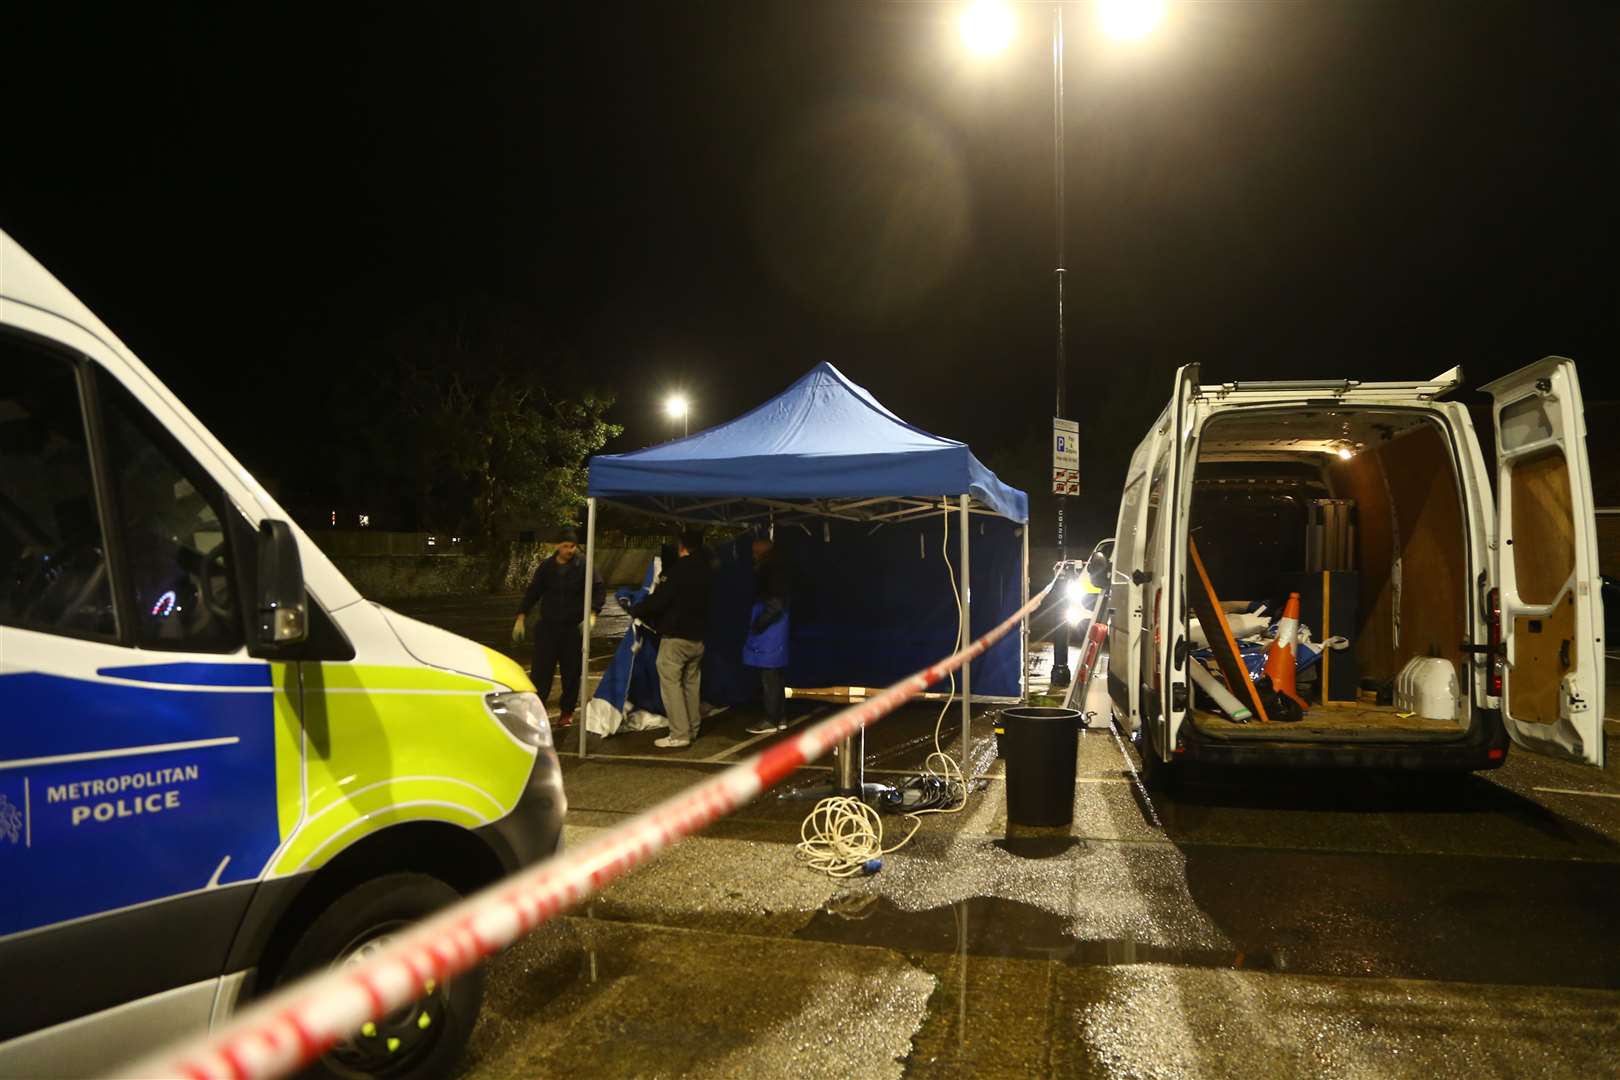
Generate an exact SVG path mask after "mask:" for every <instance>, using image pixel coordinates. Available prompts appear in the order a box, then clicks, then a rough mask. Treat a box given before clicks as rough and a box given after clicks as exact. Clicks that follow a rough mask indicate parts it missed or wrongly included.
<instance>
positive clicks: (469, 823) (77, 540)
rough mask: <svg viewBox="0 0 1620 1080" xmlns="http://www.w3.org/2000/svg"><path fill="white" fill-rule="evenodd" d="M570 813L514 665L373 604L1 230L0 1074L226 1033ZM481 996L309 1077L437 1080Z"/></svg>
mask: <svg viewBox="0 0 1620 1080" xmlns="http://www.w3.org/2000/svg"><path fill="white" fill-rule="evenodd" d="M564 810H565V800H564V796H563V791H562V784H561V780H560V777H559V771H558V765H557V758H556V754H555V752H554V750H553V748H552V745H551V734H550V729H549V726H548V724H547V720H546V715H545V710H544V708H543V707H542V705H541V704H540V702H539V700H538V698H537V697H536V696H535V694H534V687H533V686H532V685H531V684H530V682H529V680H528V678H527V676H526V675H525V674H524V673H523V671H522V670H521V669H520V668H519V667H518V666H517V665H516V664H514V663H513V662H512V661H511V660H509V659H507V658H506V657H505V656H502V655H501V654H499V653H496V652H493V651H491V650H489V649H486V648H483V647H482V646H479V645H477V644H475V643H473V642H470V641H467V640H464V639H462V638H458V637H456V636H454V635H452V634H448V633H445V632H443V631H440V630H437V629H435V628H433V627H430V626H426V625H424V624H422V623H418V622H415V621H413V620H411V619H407V618H404V617H402V616H400V615H398V614H397V613H394V612H391V611H388V610H387V609H385V608H382V607H380V606H378V605H376V604H373V603H370V602H368V601H366V600H364V599H363V598H362V597H361V596H360V595H359V594H358V593H357V592H356V591H355V590H354V588H353V586H352V585H350V584H349V582H347V581H346V580H345V579H344V578H343V577H342V575H341V574H339V573H338V571H337V570H336V568H335V567H333V566H332V564H331V563H330V561H328V560H327V559H326V557H325V556H324V555H323V554H322V553H321V552H320V550H319V549H317V548H316V547H315V546H314V545H313V544H312V543H311V542H310V541H309V538H308V537H307V536H305V535H303V534H302V533H301V532H300V531H299V530H298V529H297V528H296V526H293V525H291V524H290V523H289V522H288V520H287V516H286V514H285V513H283V512H282V511H281V510H280V508H279V507H278V506H277V505H276V504H275V502H274V500H273V499H271V498H270V497H269V495H268V494H266V493H265V491H264V490H263V488H262V487H260V486H259V485H258V484H257V483H256V482H255V481H254V480H253V478H252V477H251V476H250V475H249V474H248V473H247V471H246V470H245V469H243V468H242V467H241V466H240V465H239V464H238V463H237V462H236V461H235V460H234V459H233V458H232V457H231V456H230V455H229V454H228V453H227V452H226V451H225V449H224V448H223V447H222V446H220V445H219V443H218V442H217V441H216V440H215V439H214V438H213V437H212V436H211V435H210V434H209V433H208V432H207V431H206V430H205V429H204V428H203V427H202V425H201V424H199V423H198V422H197V420H196V418H195V417H193V416H192V415H191V414H190V413H189V412H188V411H187V410H186V409H185V407H184V406H183V405H182V404H181V403H180V402H179V401H178V400H176V399H175V398H174V396H173V395H172V394H171V393H169V391H168V390H167V389H166V388H165V387H164V386H163V385H162V384H161V383H160V382H159V381H158V380H157V379H156V378H155V377H154V376H153V375H152V373H151V372H150V371H149V370H148V369H147V368H146V367H145V366H143V365H142V364H141V363H140V362H139V361H138V360H136V359H135V357H134V356H133V355H131V354H130V353H129V351H128V350H127V349H126V348H125V347H124V346H123V345H122V344H121V343H120V342H119V341H118V340H117V339H116V338H115V337H114V336H113V335H112V334H111V333H110V332H109V331H108V330H107V328H106V327H105V326H103V325H102V324H101V323H100V322H99V321H98V320H97V319H96V318H95V317H94V316H93V315H92V314H91V313H90V312H89V311H88V310H86V309H85V308H84V306H83V305H82V304H80V303H79V302H78V301H77V300H76V299H75V298H74V297H73V296H72V295H71V294H69V293H68V292H67V291H66V290H65V289H64V288H63V287H62V286H61V285H60V284H59V283H58V282H57V281H56V280H55V279H54V278H52V277H51V276H50V274H48V273H47V272H46V271H45V270H44V269H43V268H42V267H40V265H39V264H38V263H37V262H35V261H34V260H33V259H32V258H31V257H30V256H29V255H28V254H27V253H26V252H24V251H23V250H22V249H21V248H20V247H18V246H17V245H16V244H15V243H14V242H13V241H12V240H11V239H10V238H9V237H7V236H5V235H4V234H3V233H0V881H3V882H4V883H5V885H6V888H5V890H4V899H3V900H0V969H3V970H5V971H6V972H8V973H10V974H9V975H8V978H11V976H18V977H19V978H20V981H16V980H14V981H12V982H11V983H10V986H11V989H12V990H13V991H14V992H13V993H11V994H10V995H8V1000H7V1005H6V1008H5V1009H3V1010H0V1075H34V1074H41V1073H44V1074H51V1075H61V1074H74V1073H81V1072H88V1071H93V1070H98V1069H107V1068H115V1067H116V1065H117V1063H118V1062H119V1061H121V1060H127V1059H128V1058H131V1057H133V1056H136V1055H139V1054H141V1053H144V1052H148V1051H150V1050H153V1049H155V1048H157V1047H158V1046H159V1045H161V1044H162V1043H163V1042H165V1041H166V1040H169V1039H172V1038H174V1037H177V1036H181V1035H185V1034H188V1033H191V1032H194V1031H196V1030H199V1029H201V1028H203V1027H205V1026H206V1025H208V1024H210V1023H214V1022H218V1021H219V1020H220V1019H222V1018H223V1017H224V1016H226V1015H228V1014H229V1013H230V1011H231V1010H232V1009H233V1008H234V1006H235V1005H236V1003H237V1002H238V1001H240V1000H243V999H244V998H245V997H248V996H252V995H256V994H260V993H263V992H265V991H266V990H267V989H269V988H271V987H273V986H275V985H277V984H279V983H281V982H284V981H286V980H288V979H290V978H292V977H294V976H296V975H298V974H301V973H303V972H306V971H309V970H313V969H316V968H319V967H324V966H328V965H331V964H334V963H342V962H343V960H344V958H345V957H346V956H349V955H352V954H354V953H355V952H357V951H359V950H361V949H363V948H364V947H365V946H366V945H367V944H369V943H374V942H376V941H378V940H381V939H383V938H386V937H387V936H388V935H390V934H391V933H393V932H395V931H397V930H398V929H399V928H400V927H402V926H404V925H405V924H406V923H408V922H409V921H411V920H414V919H416V918H419V917H420V916H421V915H423V914H426V913H427V912H429V911H431V910H433V909H434V908H436V907H439V906H442V905H443V904H446V903H449V902H451V901H453V900H454V899H455V898H456V897H457V896H459V895H462V894H464V893H466V892H468V891H470V890H472V889H475V888H478V887H480V886H482V885H485V884H487V883H489V882H490V881H493V880H495V879H496V878H498V877H499V876H501V875H502V874H503V873H506V872H509V871H511V870H513V869H515V868H516V867H518V866H520V865H522V864H524V863H526V862H530V861H533V860H535V859H538V858H541V857H544V856H546V855H548V854H550V853H551V852H552V851H554V850H555V849H556V846H557V844H558V841H559V837H560V833H561V823H562V817H563V813H564ZM19 990H22V991H25V992H16V991H19ZM481 992H482V988H481V984H480V982H479V978H478V976H477V975H476V974H475V975H472V976H468V977H466V978H463V979H459V980H457V981H456V982H455V984H453V985H447V986H438V987H435V988H434V991H433V992H432V993H431V994H429V996H428V997H426V998H424V999H422V1000H421V1001H419V1002H417V1003H416V1004H415V1005H414V1006H412V1007H411V1008H410V1009H407V1010H404V1011H402V1012H401V1013H400V1014H398V1015H396V1016H393V1017H390V1018H388V1020H387V1021H384V1022H382V1023H380V1024H369V1025H367V1028H366V1030H363V1031H361V1032H357V1033H356V1034H355V1036H354V1038H353V1039H351V1040H349V1041H348V1042H346V1043H344V1044H342V1045H340V1046H339V1047H337V1048H336V1049H335V1050H334V1051H333V1052H332V1053H331V1054H330V1055H329V1056H328V1058H327V1059H326V1060H325V1061H324V1062H323V1063H322V1065H321V1068H322V1069H323V1070H325V1071H328V1072H331V1073H332V1074H334V1075H347V1076H352V1075H384V1074H386V1075H390V1076H396V1075H402V1076H409V1075H421V1076H429V1075H437V1074H439V1073H441V1072H443V1071H444V1069H445V1067H446V1066H447V1065H448V1063H449V1062H450V1061H451V1060H453V1058H454V1057H455V1055H456V1054H457V1053H459V1050H460V1047H461V1044H462V1042H464V1040H465V1038H466V1036H467V1034H468V1033H469V1032H470V1030H471V1026H472V1023H473V1020H474V1018H475V1016H476V1012H477V1008H478V1004H479V1000H480V998H481Z"/></svg>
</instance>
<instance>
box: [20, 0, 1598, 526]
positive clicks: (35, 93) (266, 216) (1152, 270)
mask: <svg viewBox="0 0 1620 1080" xmlns="http://www.w3.org/2000/svg"><path fill="white" fill-rule="evenodd" d="M32 7H33V8H34V10H32V11H30V10H26V9H22V8H14V9H11V10H8V13H7V27H6V31H5V34H4V44H3V45H0V49H3V53H4V54H3V64H0V72H3V74H0V78H4V79H5V80H6V82H7V83H8V84H9V85H8V90H7V102H8V108H7V116H6V122H5V132H6V145H7V154H6V162H5V166H4V168H3V169H0V227H3V228H4V229H5V230H6V231H8V232H10V233H11V234H12V235H13V236H14V237H16V238H17V239H18V240H19V241H20V242H21V243H22V244H23V245H24V246H25V247H27V248H28V249H30V250H31V251H32V252H33V253H34V254H35V255H36V256H37V257H38V258H40V260H41V261H43V262H44V263H45V264H46V266H47V267H49V268H50V269H51V270H52V271H53V272H55V273H56V274H57V275H58V276H59V277H61V278H62V279H63V280H64V281H65V282H66V283H67V285H68V286H69V287H70V288H72V289H74V290H75V291H76V292H78V293H79V295H80V296H81V297H83V298H84V299H85V300H86V302H87V303H89V304H90V306H91V307H92V308H93V309H95V310H96V311H97V312H98V314H100V315H101V316H102V317H103V318H104V319H105V320H106V322H107V323H108V324H109V325H110V326H111V327H112V328H113V329H114V330H115V331H116V332H117V333H119V334H120V335H121V336H122V337H123V338H124V339H125V340H126V341H127V342H128V343H129V344H130V345H131V346H132V347H133V348H134V349H135V351H136V352H137V353H138V354H139V355H141V357H142V358H143V359H144V360H145V361H146V362H147V363H148V364H149V365H151V366H152V367H153V368H154V369H155V370H156V371H157V372H158V374H159V375H160V376H162V377H163V378H164V379H165V380H166V381H167V382H168V383H169V384H170V385H171V386H172V387H173V388H174V389H175V390H176V391H177V392H178V393H179V394H180V395H181V396H182V397H183V398H185V399H186V400H187V401H188V402H189V403H190V404H191V405H192V407H193V408H194V409H195V411H196V412H197V413H198V414H199V415H200V416H201V417H202V419H203V420H204V422H205V423H207V424H209V426H210V427H212V428H213V429H214V431H215V432H216V433H217V434H218V435H219V436H220V437H221V438H222V439H223V440H224V441H225V442H226V444H227V445H230V446H232V447H233V448H235V449H237V450H238V452H239V453H241V455H242V456H243V457H244V459H245V460H246V461H247V463H248V464H249V466H250V467H251V468H253V469H255V471H261V472H264V473H266V474H267V475H270V476H273V477H275V478H276V481H277V483H278V484H280V485H281V486H283V487H286V488H292V489H297V488H298V487H299V485H300V484H302V483H304V482H305V480H306V479H307V478H306V477H303V476H301V475H300V470H308V469H310V468H312V467H313V464H312V463H316V462H318V461H319V460H320V451H321V448H322V446H323V438H324V435H323V432H322V431H321V430H320V426H319V425H318V424H315V423H312V422H311V420H310V417H311V416H312V415H314V414H313V412H312V410H311V409H310V408H309V403H310V402H311V401H312V400H316V399H319V398H320V396H321V394H322V387H323V385H324V384H326V382H327V380H329V375H330V372H331V371H332V370H333V365H334V364H335V363H338V364H340V363H341V362H342V359H341V358H342V357H343V356H344V355H346V353H347V352H348V351H350V350H357V349H360V348H363V347H364V344H365V343H366V342H368V341H375V340H376V339H378V338H381V337H384V336H385V335H386V334H387V333H388V332H389V331H390V330H391V329H393V328H395V327H397V326H399V325H401V324H403V323H406V322H407V321H408V320H409V318H410V316H411V315H412V313H414V312H416V311H418V310H420V309H421V308H423V307H424V306H427V305H429V304H431V303H433V302H434V301H436V300H441V299H444V298H447V297H457V296H463V295H469V294H486V295H489V296H493V297H498V298H501V299H502V300H505V301H511V302H515V303H517V304H521V305H526V306H531V307H532V308H534V309H535V310H536V311H537V312H539V313H540V315H541V316H542V318H543V324H544V325H545V326H547V327H550V328H551V331H550V333H551V340H549V341H546V342H537V345H536V347H537V350H543V351H547V352H550V353H555V352H557V351H562V352H565V353H567V354H568V355H571V356H573V357H575V359H574V361H573V364H572V366H571V368H570V371H571V372H572V373H574V374H573V375H571V376H570V377H571V378H577V379H578V380H579V382H580V383H581V384H583V383H586V382H591V383H595V384H598V385H605V386H607V387H608V388H610V389H613V390H614V391H615V392H616V393H617V394H618V396H619V405H618V406H617V407H616V409H615V410H614V413H613V419H615V420H616V421H617V422H619V423H622V424H624V425H625V429H626V430H625V434H624V436H623V437H622V438H621V439H619V440H617V441H616V442H615V443H614V444H613V445H612V446H610V447H609V449H615V450H617V449H631V448H634V447H637V446H642V445H645V444H647V443H649V442H654V441H658V440H661V439H663V438H666V437H668V436H669V434H670V433H671V429H670V426H669V423H668V421H667V420H665V419H664V418H663V416H662V414H661V412H660V411H659V402H660V400H661V399H662V397H663V396H664V394H665V393H666V392H667V391H669V390H670V389H672V388H675V387H677V386H679V387H682V388H684V389H686V390H687V391H688V392H689V393H690V395H691V397H692V398H693V400H694V406H695V411H694V417H693V419H694V423H695V425H697V426H706V425H708V424H710V423H714V422H716V421H719V420H722V419H725V418H729V417H730V416H733V415H736V414H737V413H739V412H741V411H743V410H744V409H746V408H748V407H750V406H751V405H753V404H754V403H756V402H757V401H759V400H761V399H762V398H764V397H766V396H768V395H770V394H772V393H775V392H776V391H778V390H780V389H782V388H783V387H784V386H786V385H787V384H788V383H789V382H791V381H792V380H793V379H794V378H796V377H797V376H798V375H799V374H801V373H802V372H803V371H805V370H806V369H808V368H809V367H810V366H812V365H813V364H815V363H816V362H818V361H820V360H830V361H832V362H833V363H835V364H836V365H838V366H839V367H840V368H841V369H842V370H843V371H845V372H846V373H847V374H848V375H850V376H851V377H853V378H854V379H855V380H856V381H858V382H861V383H863V384H865V385H866V386H868V387H869V388H870V389H872V390H873V392H874V393H876V394H877V395H878V397H879V398H880V399H882V400H883V401H884V402H886V403H887V404H888V405H889V406H890V408H892V409H893V410H895V411H896V412H898V413H899V414H900V415H902V416H904V417H906V418H907V419H909V420H911V421H912V422H914V423H916V424H918V425H920V426H922V427H925V428H928V429H930V430H933V431H936V432H939V433H941V434H945V435H950V436H953V437H957V438H962V439H965V440H967V441H968V442H970V443H971V444H972V445H973V446H974V448H975V449H976V450H977V451H978V453H979V456H980V457H981V458H984V459H986V460H987V461H989V462H990V463H991V464H992V465H993V466H997V467H1000V468H1001V469H1002V471H1003V472H1004V474H1005V475H1008V476H1009V478H1010V479H1013V480H1014V481H1015V482H1023V483H1027V484H1030V485H1031V486H1032V487H1035V486H1036V485H1038V484H1039V483H1040V482H1041V479H1042V478H1043V477H1044V475H1045V474H1044V470H1045V469H1046V468H1047V465H1048V462H1047V461H1046V460H1045V454H1046V440H1047V432H1048V428H1049V423H1048V418H1049V417H1050V415H1051V409H1052V393H1053V367H1054V353H1053V350H1054V344H1053V325H1052V324H1053V315H1052V276H1051V270H1052V266H1053V259H1054V255H1053V247H1054V240H1053V197H1052V196H1053V177H1052V112H1051V106H1052V97H1051V67H1050V44H1049V36H1048V35H1049V20H1050V14H1049V13H1050V8H1049V7H1047V6H1044V5H1033V4H1029V5H1019V8H1018V10H1019V14H1020V17H1021V25H1020V33H1019V36H1018V38H1017V39H1016V40H1015V43H1014V46H1013V48H1012V50H1011V51H1010V52H1009V53H1007V54H1004V55H1003V56H1002V57H1000V58H999V59H997V60H994V61H988V62H987V61H983V60H975V59H972V58H970V57H969V56H968V55H967V54H966V53H965V51H964V50H963V49H962V48H961V47H960V42H959V39H958V38H957V36H956V22H955V20H956V15H957V13H958V12H959V10H960V8H959V7H956V6H953V5H944V4H928V3H876V2H869V3H839V2H828V0H796V2H792V3H767V2H763V0H749V2H746V3H724V4H723V3H715V2H710V3H675V2H663V3H642V4H624V3H619V4H614V3H589V4H533V3H512V4H502V5H492V4H484V5H473V4H467V5H436V6H429V5H415V4H387V5H380V4H379V5H363V4H351V3H343V4H332V5H322V6H320V7H312V8H309V9H305V10H301V11H287V10H283V9H281V8H278V7H275V6H269V5H263V6H261V5H186V6H183V7H178V8H172V9H162V8H158V7H148V6H146V5H119V6H117V7H114V6H112V5H106V6H101V5H95V6H87V7H83V8H74V7H71V6H69V5H43V4H41V5H32ZM1066 11H1067V16H1066V18H1067V20H1068V39H1069V40H1068V49H1067V57H1068V59H1067V65H1066V71H1067V111H1068V117H1067V119H1068V123H1067V148H1068V152H1067V168H1068V183H1067V197H1068V227H1067V230H1066V232H1067V241H1068V249H1069V254H1068V260H1067V262H1068V267H1069V319H1068V328H1069V329H1068V333H1069V371H1070V382H1069V386H1070V398H1071V407H1070V410H1069V411H1070V413H1071V414H1072V415H1074V416H1075V417H1077V418H1078V419H1079V420H1080V422H1081V432H1082V435H1081V440H1082V443H1081V445H1082V482H1083V485H1084V490H1085V492H1086V493H1087V495H1088V496H1089V497H1088V498H1086V499H1082V500H1081V503H1082V505H1081V507H1080V508H1079V513H1078V517H1079V520H1078V521H1077V522H1076V526H1075V527H1076V531H1077V532H1079V533H1089V532H1094V531H1105V530H1107V529H1108V528H1109V527H1110V526H1109V522H1110V521H1111V519H1112V516H1113V513H1114V506H1115V500H1116V498H1117V493H1118V490H1119V484H1120V481H1121V478H1122V476H1123V470H1124V464H1125V461H1126V459H1127V458H1128V456H1129V453H1130V450H1131V448H1132V447H1133V446H1134V444H1135V443H1136V441H1137V440H1138V439H1139V438H1140V436H1141V434H1142V433H1143V430H1144V429H1145V427H1146V426H1147V424H1148V423H1149V422H1150V421H1151V419H1152V418H1153V416H1154V415H1155V414H1156V413H1157V412H1158V410H1159V409H1160V408H1161V406H1162V405H1163V403H1164V400H1165V398H1166V397H1167V396H1168V393H1169V383H1170V376H1171V374H1172V372H1173V371H1174V369H1175V368H1176V367H1177V366H1178V365H1179V364H1182V363H1187V362H1193V361H1197V362H1201V363H1202V364H1203V365H1204V368H1203V374H1204V378H1205V381H1216V380H1222V379H1234V378H1278V377H1286V376H1297V375H1311V376H1318V377H1330V376H1334V377H1336V376H1352V377H1360V378H1400V377H1426V376H1431V375H1434V374H1436V373H1438V372H1440V371H1442V370H1444V369H1446V368H1448V367H1450V366H1452V365H1453V364H1456V363H1461V364H1462V365H1463V366H1464V370H1465V372H1466V374H1467V376H1468V381H1469V383H1470V384H1471V385H1473V386H1478V385H1480V384H1481V383H1483V382H1485V381H1487V380H1488V379H1490V378H1492V377H1495V376H1497V375H1500V374H1503V373H1505V372H1506V371H1509V370H1511V369H1513V368H1515V367H1518V366H1520V365H1522V364H1525V363H1528V362H1530V361H1532V360H1535V359H1537V358H1538V357H1540V356H1543V355H1546V354H1549V353H1561V354H1564V355H1569V356H1573V357H1575V358H1576V359H1577V360H1578V361H1579V362H1580V364H1581V376H1582V379H1583V381H1584V383H1585V386H1586V394H1587V398H1588V400H1589V401H1591V400H1596V399H1599V398H1604V397H1614V396H1616V393H1617V391H1616V387H1615V386H1614V385H1612V384H1613V383H1614V381H1615V376H1614V374H1613V373H1612V369H1613V365H1614V362H1615V357H1616V346H1617V344H1620V286H1617V284H1616V282H1617V278H1616V274H1615V255H1616V239H1617V216H1620V210H1617V201H1620V170H1617V168H1616V163H1615V159H1616V157H1617V155H1616V149H1617V146H1620V5H1616V4H1612V3H1589V4H1562V3H1554V2H1534V3H1531V2H1525V3H1490V2H1478V0H1471V2H1450V3H1437V2H1418V3H1396V2H1374V0H1356V2H1341V0H1322V2H1310V3H1282V2H1272V3H1248V2H1240V3H1221V2H1204V3H1183V4H1177V5H1173V6H1172V8H1171V12H1170V16H1169V18H1168V20H1167V22H1166V23H1165V25H1164V26H1163V27H1162V28H1161V30H1160V32H1159V33H1158V34H1157V35H1156V36H1155V37H1154V38H1153V39H1151V40H1150V41H1148V42H1146V43H1143V44H1139V45H1135V46H1121V45H1119V44H1116V43H1113V42H1111V41H1108V40H1107V39H1104V38H1103V37H1102V36H1101V35H1100V34H1099V33H1098V32H1097V31H1096V30H1095V29H1094V25H1093V20H1092V19H1091V17H1090V14H1091V13H1090V10H1089V9H1088V7H1087V6H1086V5H1084V4H1071V5H1070V6H1069V7H1068V8H1067V9H1066ZM277 425H283V426H281V427H278V426H277ZM288 428H290V429H291V430H292V431H293V432H294V433H301V434H302V436H303V447H304V451H303V452H302V453H300V454H285V453H282V452H278V451H276V450H274V449H273V448H272V443H271V439H272V435H274V434H277V433H280V432H281V431H283V430H285V429H288ZM1032 478H1033V479H1032Z"/></svg>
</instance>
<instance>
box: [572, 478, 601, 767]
mask: <svg viewBox="0 0 1620 1080" xmlns="http://www.w3.org/2000/svg"><path fill="white" fill-rule="evenodd" d="M595 561H596V500H595V499H591V498H588V499H586V500H585V610H584V611H582V612H581V613H580V616H579V717H578V718H577V719H576V720H575V721H574V726H575V729H576V730H577V731H578V732H579V756H580V760H582V761H583V760H584V758H585V717H586V715H587V714H588V713H589V712H590V709H589V708H587V706H588V705H590V702H591V578H592V576H593V572H592V571H593V565H594V563H595Z"/></svg>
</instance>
